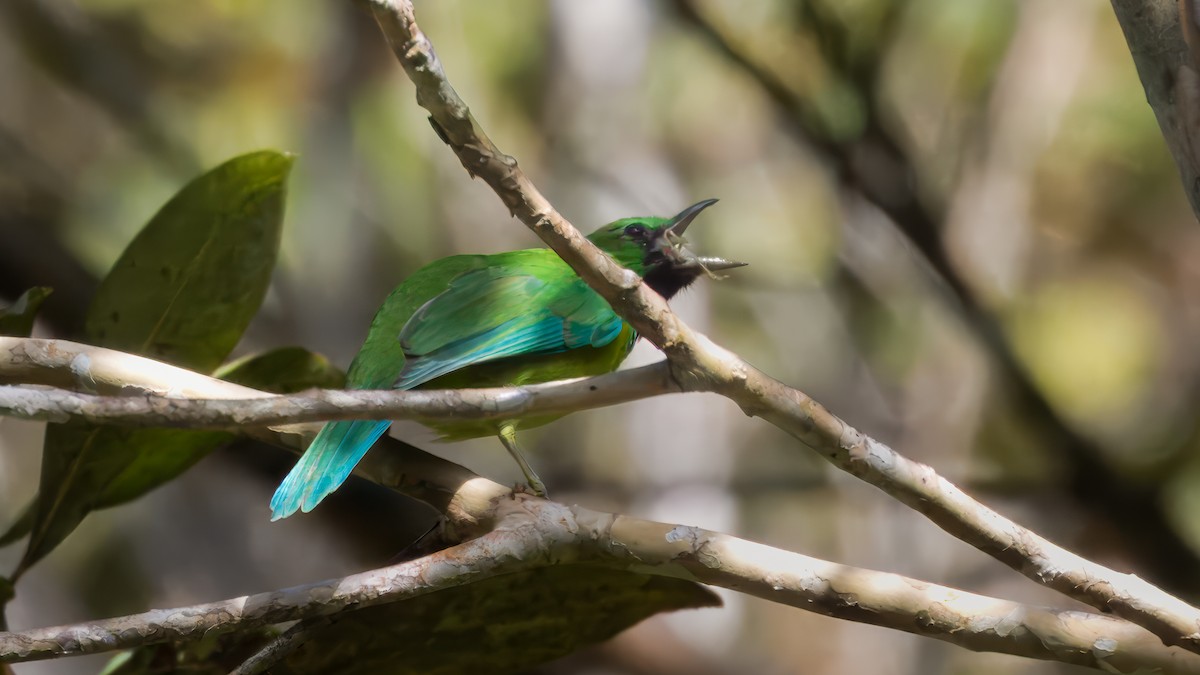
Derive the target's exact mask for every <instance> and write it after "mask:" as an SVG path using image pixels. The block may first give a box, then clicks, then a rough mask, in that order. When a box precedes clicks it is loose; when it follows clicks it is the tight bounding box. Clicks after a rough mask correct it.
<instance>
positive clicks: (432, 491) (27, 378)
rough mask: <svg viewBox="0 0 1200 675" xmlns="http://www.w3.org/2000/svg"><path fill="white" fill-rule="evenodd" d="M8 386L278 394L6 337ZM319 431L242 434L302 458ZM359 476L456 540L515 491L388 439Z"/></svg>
mask: <svg viewBox="0 0 1200 675" xmlns="http://www.w3.org/2000/svg"><path fill="white" fill-rule="evenodd" d="M10 382H22V383H36V384H43V385H49V386H56V387H69V388H72V389H77V390H83V391H96V392H102V393H113V394H117V393H120V394H125V395H129V394H139V395H141V394H144V395H147V396H156V395H162V396H177V397H178V396H197V397H201V398H206V399H239V400H242V401H244V400H246V399H251V398H256V399H270V398H274V397H275V396H276V394H272V393H270V392H265V391H259V390H257V389H253V388H251V387H244V386H242V385H240V384H234V383H233V382H226V381H225V380H219V379H217V378H214V377H209V376H207V375H202V374H200V373H196V372H193V371H191V370H186V369H184V368H179V367H176V366H172V365H169V364H166V363H162V362H160V361H155V360H153V359H148V358H145V357H143V356H137V355H135V354H127V353H125V352H119V351H116V350H113V349H105V348H103V347H94V346H91V345H84V344H79V343H76V342H70V341H67V340H45V339H35V338H13V337H2V336H0V383H10ZM136 398H137V397H136V396H135V397H133V398H132V399H131V400H135V399H136ZM320 427H321V425H319V424H288V425H282V426H276V427H273V428H272V429H270V430H267V429H249V430H246V429H243V430H242V432H243V433H246V434H247V435H248V436H251V437H253V438H255V439H257V440H260V441H263V442H265V443H270V444H272V445H277V446H279V447H282V448H287V449H288V450H291V451H292V452H296V453H300V452H303V451H304V449H305V447H307V445H308V441H309V440H310V439H311V437H312V436H313V435H315V434H316V433H317V431H318V430H319V429H320ZM354 473H355V475H358V476H361V477H363V478H366V479H367V480H370V481H372V482H375V483H378V484H379V485H382V486H384V487H387V488H390V489H392V490H396V491H397V492H401V493H403V494H405V495H408V496H409V497H412V498H414V499H418V500H420V501H422V502H425V503H426V504H428V505H430V506H431V507H433V508H434V509H436V510H437V511H439V512H440V513H442V514H443V515H445V516H446V517H447V525H448V526H449V528H450V533H449V534H450V535H451V539H453V540H456V541H460V540H462V539H465V538H467V537H468V536H474V535H478V534H480V533H481V532H484V531H486V530H487V529H488V527H489V524H488V522H487V518H488V517H489V516H488V513H489V511H490V508H491V506H490V503H491V500H492V499H494V498H495V497H497V496H499V495H503V494H508V492H509V488H507V487H505V486H503V485H500V484H498V483H494V482H492V481H490V480H487V479H485V478H481V477H480V476H479V475H477V474H476V473H474V472H473V471H471V470H470V469H467V468H466V467H463V466H461V465H459V464H455V463H454V462H451V461H449V460H445V459H442V458H441V457H437V456H435V455H431V454H429V453H427V452H425V451H423V450H421V449H419V448H417V447H414V446H412V445H409V444H407V443H404V442H401V441H398V440H396V439H394V438H389V437H384V438H383V439H382V440H381V441H380V442H378V443H376V444H375V446H374V449H373V451H372V452H370V453H368V454H367V456H366V457H365V458H363V460H362V461H361V462H359V463H358V465H357V466H356V467H354Z"/></svg>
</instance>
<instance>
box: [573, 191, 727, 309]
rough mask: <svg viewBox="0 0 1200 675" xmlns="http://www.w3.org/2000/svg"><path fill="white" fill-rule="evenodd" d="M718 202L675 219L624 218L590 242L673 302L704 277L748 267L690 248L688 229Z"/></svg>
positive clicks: (706, 202) (689, 209) (708, 201)
mask: <svg viewBox="0 0 1200 675" xmlns="http://www.w3.org/2000/svg"><path fill="white" fill-rule="evenodd" d="M716 203H717V200H715V199H705V200H704V201H702V202H696V203H695V204H692V205H691V206H689V207H687V208H686V209H684V210H682V211H680V212H679V214H678V215H676V216H675V217H673V218H653V217H645V218H622V219H621V220H617V221H614V222H611V223H609V224H608V225H605V226H604V227H602V228H600V229H598V230H596V231H595V232H593V233H591V234H590V235H588V239H591V240H592V243H594V244H596V246H599V247H600V248H601V249H602V250H603V251H604V252H605V253H607V254H609V255H610V256H612V257H613V258H614V259H615V260H616V261H617V262H619V263H621V265H622V266H624V267H627V268H629V269H631V270H633V271H634V272H637V273H638V275H640V276H641V277H642V279H643V280H644V281H645V282H646V285H647V286H649V287H650V288H653V289H654V291H655V292H656V293H658V294H659V295H661V296H663V297H664V298H667V299H668V300H669V299H670V298H671V296H673V295H675V294H676V293H678V292H679V291H681V290H683V289H684V288H687V286H688V285H689V284H691V283H692V282H693V281H695V280H696V279H697V278H698V277H699V276H700V275H702V274H705V273H713V272H718V271H720V270H727V269H731V268H734V267H742V266H743V265H745V264H746V263H742V262H737V261H734V260H726V259H725V258H713V257H707V256H698V255H696V254H694V253H692V252H691V251H689V250H688V249H687V247H686V243H687V242H686V240H685V239H684V238H683V232H684V230H686V229H687V228H688V226H689V225H691V224H692V221H693V220H695V219H696V216H697V215H699V213H700V212H701V211H703V210H704V209H706V208H708V207H710V206H712V205H713V204H716Z"/></svg>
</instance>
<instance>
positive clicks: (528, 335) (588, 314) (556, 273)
mask: <svg viewBox="0 0 1200 675" xmlns="http://www.w3.org/2000/svg"><path fill="white" fill-rule="evenodd" d="M522 253H525V252H522ZM530 253H533V252H530ZM536 253H538V254H543V255H537V256H533V255H522V256H519V257H514V258H513V259H512V260H511V261H508V262H506V263H505V264H499V265H496V264H493V265H489V266H487V267H484V268H480V269H476V270H472V271H469V272H466V273H464V274H462V275H461V276H459V277H457V278H456V279H454V280H453V281H452V282H451V283H450V285H449V287H448V288H447V289H446V290H445V291H444V292H442V293H441V294H439V295H437V296H436V297H434V298H433V299H431V300H429V301H428V302H427V303H425V305H423V306H422V307H421V308H420V309H418V310H417V311H416V312H415V313H414V314H413V315H412V318H411V319H409V321H408V323H406V324H405V325H404V328H403V329H402V330H401V331H400V343H401V346H402V348H403V350H404V354H405V358H406V360H405V365H404V370H403V371H402V372H401V373H400V377H399V378H398V379H397V380H396V383H395V386H396V387H397V388H399V389H408V388H411V387H415V386H418V385H420V384H423V383H425V382H428V381H429V380H432V379H434V378H436V377H440V376H442V375H445V374H447V373H450V372H453V371H456V370H459V369H460V368H464V367H466V366H470V365H474V364H478V363H485V362H488V361H495V360H498V359H505V358H513V357H519V356H529V355H534V354H552V353H556V352H563V351H567V350H570V349H576V348H580V347H602V346H604V345H607V344H608V343H610V342H612V341H613V340H614V339H615V338H616V337H617V335H618V334H619V333H620V332H621V325H622V322H621V318H620V317H619V316H617V314H616V313H615V312H613V311H612V308H611V307H609V306H608V303H607V302H605V301H604V299H603V298H601V297H600V296H599V295H598V294H596V292H595V291H593V290H592V289H590V288H588V286H587V284H585V283H584V282H583V280H582V279H580V278H579V277H578V276H576V275H575V273H574V272H573V271H571V269H570V268H569V267H567V265H566V264H565V263H563V262H562V261H561V260H559V259H558V258H557V256H555V255H554V254H553V253H552V252H550V251H537V252H536ZM506 255H511V254H506Z"/></svg>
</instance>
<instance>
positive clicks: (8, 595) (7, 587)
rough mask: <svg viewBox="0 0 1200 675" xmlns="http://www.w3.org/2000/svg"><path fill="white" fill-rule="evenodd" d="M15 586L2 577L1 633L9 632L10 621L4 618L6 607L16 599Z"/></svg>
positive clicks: (0, 586)
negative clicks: (10, 601)
mask: <svg viewBox="0 0 1200 675" xmlns="http://www.w3.org/2000/svg"><path fill="white" fill-rule="evenodd" d="M14 595H15V594H14V593H13V584H12V582H11V581H9V580H8V579H7V578H5V577H0V631H5V630H8V619H7V618H6V617H5V616H4V606H5V605H7V604H8V601H9V600H12V599H13V597H14Z"/></svg>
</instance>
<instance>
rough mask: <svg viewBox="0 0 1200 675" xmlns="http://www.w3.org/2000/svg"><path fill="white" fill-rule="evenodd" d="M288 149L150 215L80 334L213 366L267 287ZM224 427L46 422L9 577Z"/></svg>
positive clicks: (190, 457)
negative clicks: (19, 554) (21, 547)
mask: <svg viewBox="0 0 1200 675" xmlns="http://www.w3.org/2000/svg"><path fill="white" fill-rule="evenodd" d="M291 164H292V158H291V157H289V156H287V155H282V154H280V153H276V152H269V151H264V152H256V153H251V154H248V155H243V156H241V157H237V158H234V159H232V160H230V161H228V162H226V163H224V164H222V165H221V166H219V167H217V168H215V169H213V170H212V171H209V172H208V173H206V174H204V175H202V176H200V177H198V178H196V179H195V180H193V181H192V182H191V183H189V184H188V185H187V186H185V187H184V188H183V189H182V190H180V191H179V193H178V194H176V195H175V196H174V197H172V198H171V200H170V201H168V202H167V203H166V205H164V206H163V207H162V209H161V210H159V212H158V213H157V214H155V216H154V217H153V218H152V219H151V220H150V222H149V223H148V224H147V225H146V226H145V227H144V228H143V229H142V231H141V232H140V233H139V234H138V235H137V237H135V238H134V240H133V241H132V242H131V243H130V244H129V246H128V247H127V248H126V249H125V252H124V253H122V254H121V257H120V258H119V259H118V260H117V262H116V264H114V266H113V269H112V270H111V271H110V272H109V274H108V276H107V277H105V279H104V280H103V281H102V282H101V284H100V289H99V290H98V291H97V294H96V299H95V300H94V301H93V302H92V305H91V307H90V308H89V310H88V315H87V319H86V322H85V328H84V332H85V337H86V338H87V339H88V340H89V341H91V342H93V343H95V344H98V345H100V346H104V347H111V348H114V349H121V350H125V351H130V352H134V353H138V354H143V355H146V356H151V357H154V358H158V359H161V360H164V361H168V362H170V363H173V364H176V365H179V366H183V367H186V368H191V369H193V370H198V371H200V372H206V373H207V372H211V371H212V370H213V369H214V368H216V367H217V366H218V365H219V364H220V363H221V361H222V360H224V359H225V357H226V356H227V355H228V354H229V352H230V351H231V350H232V349H233V347H234V345H235V344H236V343H237V341H238V340H239V339H240V337H241V335H242V332H243V331H244V330H245V329H246V325H247V324H248V323H249V322H250V319H251V317H253V315H254V313H255V312H256V311H257V310H258V306H259V304H260V303H261V302H262V298H263V296H264V295H265V294H266V290H267V285H268V283H269V281H270V276H271V271H272V269H273V268H274V266H275V258H276V255H277V252H278V248H279V236H280V231H281V228H282V223H283V209H284V194H285V182H286V179H287V175H288V172H289V171H290V169H291ZM228 437H229V436H228V435H227V434H223V433H220V432H188V431H179V430H173V431H171V430H151V429H140V430H125V429H113V428H102V427H95V426H91V425H87V424H83V423H74V422H73V423H68V424H61V425H60V424H52V425H49V426H48V427H47V429H46V441H45V447H44V450H43V454H42V476H41V483H40V489H39V493H38V506H37V511H36V516H35V519H34V525H33V531H32V533H31V535H30V538H29V544H28V546H27V548H26V551H25V556H24V557H23V558H22V560H21V564H20V565H19V566H18V572H17V574H18V575H19V574H20V573H21V572H23V571H24V570H25V569H27V568H28V567H29V566H30V565H32V564H33V563H35V562H36V561H38V560H40V559H41V558H42V557H43V556H45V555H46V554H47V553H49V552H50V551H51V550H53V549H54V547H55V546H57V545H58V544H59V542H61V541H62V540H63V538H65V537H66V536H67V535H68V534H70V533H71V531H72V530H74V529H75V527H76V526H77V525H78V524H79V522H80V521H81V520H82V519H83V517H84V516H86V515H87V514H88V512H89V511H91V510H92V509H95V508H98V507H101V506H111V505H113V504H116V503H120V502H121V501H124V500H128V499H132V498H133V497H136V496H138V495H140V494H143V493H144V492H145V491H146V490H148V489H150V488H152V487H154V486H156V485H159V484H161V483H162V482H164V481H166V480H169V479H171V478H174V477H175V476H177V475H178V474H179V473H180V472H181V471H183V470H184V469H186V468H187V467H189V466H191V465H192V464H194V463H195V462H196V461H198V460H199V459H200V458H201V457H203V456H204V455H205V454H206V453H208V452H210V451H211V450H212V449H213V448H214V447H216V445H217V444H219V443H220V442H221V441H223V440H225V439H226V438H228Z"/></svg>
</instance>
